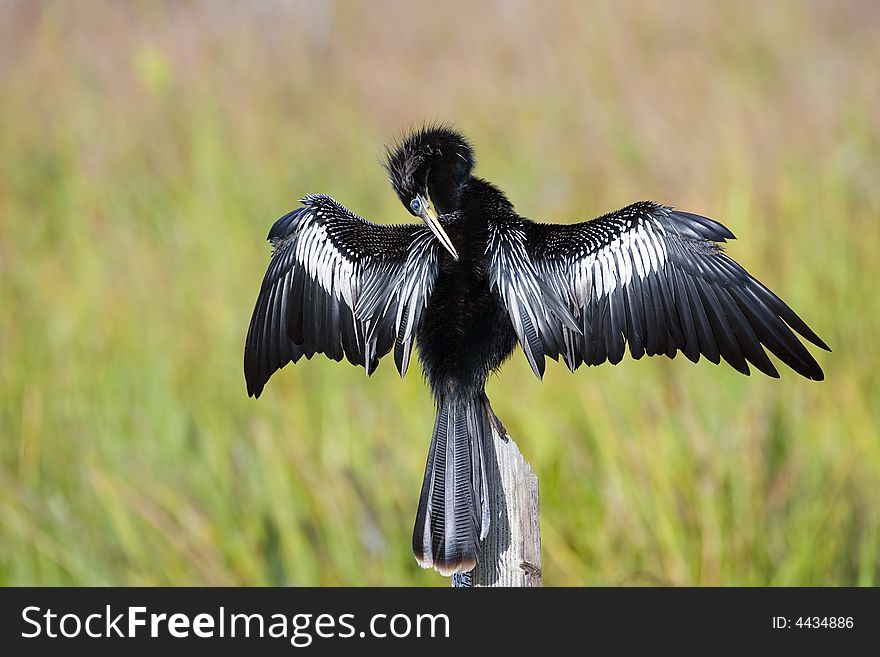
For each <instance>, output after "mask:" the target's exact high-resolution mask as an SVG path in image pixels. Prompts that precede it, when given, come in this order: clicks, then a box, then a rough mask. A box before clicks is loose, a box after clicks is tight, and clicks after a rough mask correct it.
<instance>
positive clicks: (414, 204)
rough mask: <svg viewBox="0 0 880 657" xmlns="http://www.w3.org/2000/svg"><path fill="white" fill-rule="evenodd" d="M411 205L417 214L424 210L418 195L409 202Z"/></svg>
mask: <svg viewBox="0 0 880 657" xmlns="http://www.w3.org/2000/svg"><path fill="white" fill-rule="evenodd" d="M409 207H410V208H411V209H412V211H413V212H414V213H416V214H418V213H419V212H421V211H422V202H421V201H420V200H419V197H418V196H416V197H415V198H414V199H413V200H412V201H410V202H409Z"/></svg>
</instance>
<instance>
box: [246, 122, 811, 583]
mask: <svg viewBox="0 0 880 657" xmlns="http://www.w3.org/2000/svg"><path fill="white" fill-rule="evenodd" d="M474 163H475V159H474V152H473V149H472V148H471V146H470V145H469V143H468V142H467V140H465V138H464V137H462V136H461V135H460V134H458V133H457V132H455V131H454V130H452V129H450V128H448V127H443V126H440V127H429V128H425V129H422V130H418V131H416V132H414V133H412V134H410V135H409V136H407V137H406V138H405V139H404V140H402V142H401V143H400V144H398V145H397V146H395V147H394V148H392V149H390V150H389V151H388V161H387V170H388V173H389V178H390V180H391V183H392V186H393V188H394V190H395V192H396V193H397V195H398V197H399V198H400V200H401V202H402V203H403V204H404V206H405V207H406V208H407V209H408V210H409V211H410V212H411V213H412V214H413V215H415V216H418V217H420V218H421V219H422V220H423V222H424V224H425V225H416V224H407V225H396V226H380V225H377V224H373V223H370V222H368V221H366V220H364V219H362V218H360V217H358V216H356V215H355V214H353V213H352V212H350V211H349V210H347V209H345V208H344V207H342V206H341V205H339V204H338V203H337V202H336V201H334V200H333V199H331V198H330V197H328V196H307V197H305V198H304V199H303V200H302V206H301V207H299V208H297V209H295V210H293V211H292V212H290V213H288V214H286V215H284V216H283V217H281V218H280V219H279V220H278V221H277V222H276V223H275V225H274V226H273V227H272V229H271V231H270V232H269V240H270V241H271V242H272V245H273V247H274V253H273V255H272V260H271V262H270V264H269V269H268V271H267V272H266V276H265V278H264V280H263V285H262V288H261V290H260V294H259V296H258V297H257V302H256V306H255V308H254V312H253V316H252V319H251V324H250V328H249V330H248V335H247V343H246V346H245V359H244V369H245V378H246V380H247V388H248V394H249V395H252V396H259V395H260V393H261V392H262V390H263V386H264V385H265V384H266V382H267V381H268V379H269V377H270V376H271V375H272V374H273V373H274V372H275V371H276V370H278V369H280V368H281V367H284V365H285V364H287V363H288V362H296V361H297V360H299V359H300V358H301V357H302V356H305V357H306V358H311V357H312V356H313V355H314V354H316V353H324V354H326V355H327V356H328V357H329V358H332V359H334V360H337V361H339V360H341V359H342V358H346V359H348V360H349V362H351V363H353V364H355V365H361V366H363V367H364V368H365V369H366V370H367V373H370V372H372V371H373V369H375V367H376V366H377V364H378V361H379V359H380V358H381V357H382V356H384V355H386V354H387V353H389V352H391V351H393V352H394V362H395V364H396V366H397V369H398V370H399V371H400V374H401V375H403V374H404V373H405V372H406V369H407V366H408V364H409V359H410V354H411V350H412V345H413V342H414V341H415V342H416V343H417V346H418V353H419V358H420V360H421V362H422V366H423V369H424V372H425V376H426V378H427V381H428V383H429V385H430V387H431V389H432V391H433V394H434V397H435V400H436V405H437V417H436V421H435V424H434V433H433V436H432V439H431V444H430V448H429V452H428V461H427V467H426V471H425V479H424V483H423V485H422V494H421V498H420V501H419V507H418V512H417V516H416V525H415V529H414V532H413V551H414V553H415V555H416V558H417V559H418V561H419V563H420V564H421V565H422V566H423V567H433V568H435V569H437V570H438V571H440V572H441V573H444V574H451V573H453V572H458V571H466V570H469V569H471V568H472V567H473V566H474V564H475V560H476V552H477V545H478V542H479V541H480V540H481V539H482V538H484V537H485V536H486V532H487V531H488V529H489V524H490V517H491V514H490V509H489V507H488V499H487V492H486V478H485V464H486V462H487V451H486V450H489V449H491V431H492V429H493V428H494V429H495V430H496V431H499V432H500V433H501V434H502V436H503V435H504V428H503V426H502V425H501V423H500V422H499V421H498V419H497V417H496V416H495V414H494V413H493V412H492V409H491V406H490V405H489V400H488V399H487V397H486V394H485V391H484V386H485V382H486V379H487V377H488V375H489V373H490V372H492V371H493V370H495V369H497V368H498V367H500V366H501V364H502V363H503V362H504V361H505V360H506V359H507V358H508V356H510V354H511V353H512V352H513V350H514V348H515V347H516V344H517V343H518V344H519V345H520V346H521V347H522V349H523V352H524V353H525V355H526V358H527V360H528V362H529V364H530V365H531V367H532V369H533V370H534V372H535V374H536V375H537V376H538V377H541V376H543V373H544V363H545V358H547V357H549V358H553V359H558V358H559V357H560V356H561V357H562V359H563V360H564V362H565V363H566V364H567V365H568V367H569V368H570V369H571V370H572V371H574V370H575V369H577V368H578V367H579V366H580V365H582V364H587V365H599V364H601V363H604V362H605V361H608V362H611V363H618V362H620V361H621V360H622V358H623V356H624V353H625V351H626V349H627V347H628V348H629V351H630V355H631V356H632V357H633V358H635V359H639V358H641V357H643V356H645V355H648V356H655V355H660V354H665V355H666V356H668V357H670V358H673V357H674V356H675V355H676V353H677V352H678V351H681V352H682V353H684V355H685V356H686V357H687V358H689V359H690V360H692V361H694V362H696V361H698V360H699V359H700V357H701V356H703V357H705V358H707V359H708V360H709V361H711V362H713V363H718V362H720V360H721V359H722V358H723V359H724V360H725V361H726V362H727V363H729V364H730V365H731V366H732V367H734V368H735V369H736V370H738V371H740V372H742V373H743V374H749V372H750V369H749V364H751V365H753V366H754V367H756V368H757V369H758V370H760V371H761V372H763V373H765V374H767V375H769V376H773V377H778V376H779V374H778V372H777V370H776V368H775V367H774V365H773V363H772V362H771V361H770V359H769V358H768V356H767V354H766V352H765V349H767V350H769V351H770V352H771V353H773V354H774V355H776V356H777V357H778V358H779V359H780V360H781V361H782V362H784V363H785V364H786V365H788V366H789V367H791V368H792V369H793V370H794V371H796V372H798V373H799V374H801V375H803V376H805V377H807V378H809V379H813V380H817V381H818V380H821V379H822V378H823V373H822V370H821V368H820V367H819V364H818V363H817V362H816V360H815V359H814V358H813V356H812V355H811V354H810V353H809V351H807V349H806V348H805V347H804V345H803V344H802V343H801V341H800V340H799V339H798V337H797V335H795V333H798V334H800V335H801V336H802V337H803V338H805V339H806V340H808V341H809V342H812V343H813V344H815V345H817V346H819V347H821V348H823V349H828V347H827V345H826V344H825V343H824V342H822V340H821V339H819V337H818V336H817V335H816V334H815V333H814V332H813V331H812V330H811V329H810V328H809V327H808V326H807V325H806V324H805V323H804V322H803V321H802V320H801V319H800V318H799V317H798V316H797V315H796V314H795V313H794V312H793V311H792V310H791V309H790V308H789V307H788V306H787V305H785V303H783V302H782V301H781V300H780V299H779V297H777V296H776V295H775V294H773V292H771V291H770V290H769V289H767V288H766V287H765V286H764V285H762V284H761V283H759V282H758V281H757V280H756V279H754V278H753V277H752V276H750V275H749V274H748V273H747V272H746V271H745V270H744V269H743V268H742V267H741V266H740V265H739V264H737V263H736V262H734V261H733V260H732V259H731V258H730V257H728V256H727V255H726V254H725V253H724V252H723V250H722V248H721V244H723V243H724V242H725V241H726V240H728V239H733V234H732V233H731V232H730V231H729V230H728V229H727V228H725V227H724V226H722V225H721V224H719V223H717V222H715V221H713V220H711V219H707V218H706V217H702V216H700V215H696V214H691V213H689V212H681V211H678V210H674V209H672V208H669V207H665V206H662V205H657V204H655V203H651V202H647V201H643V202H640V203H635V204H633V205H630V206H628V207H626V208H623V209H622V210H618V211H616V212H613V213H610V214H607V215H604V216H602V217H599V218H597V219H593V220H591V221H586V222H582V223H577V224H571V225H553V224H541V223H535V222H533V221H530V220H528V219H525V218H523V217H520V216H519V215H518V214H516V212H515V211H514V209H513V207H512V205H511V204H510V202H509V201H508V200H507V198H506V197H505V195H504V194H503V193H502V192H501V191H500V190H498V189H497V188H496V187H494V186H493V185H492V184H490V183H488V182H486V181H484V180H481V179H479V178H476V177H474V176H472V174H471V172H472V169H473V167H474ZM435 209H436V212H435Z"/></svg>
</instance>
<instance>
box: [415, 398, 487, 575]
mask: <svg viewBox="0 0 880 657" xmlns="http://www.w3.org/2000/svg"><path fill="white" fill-rule="evenodd" d="M491 438H492V430H491V427H490V425H489V420H488V417H487V415H486V411H485V407H484V405H483V402H482V401H481V400H480V399H477V398H474V399H465V400H461V399H443V400H440V402H439V403H438V406H437V419H436V421H435V423H434V435H433V437H432V438H431V447H430V450H429V451H428V463H427V465H426V467H425V480H424V483H423V484H422V494H421V498H420V499H419V511H418V514H417V515H416V526H415V529H414V530H413V553H414V554H415V557H416V560H417V561H418V562H419V565H420V566H421V567H422V568H434V569H435V570H436V571H437V572H439V573H440V574H441V575H447V576H449V575H452V574H454V573H458V572H467V571H469V570H472V569H473V568H474V566H476V564H477V545H478V543H479V541H481V540H483V539H484V538H485V537H486V534H487V533H488V532H489V501H488V491H487V488H486V485H487V479H486V469H485V464H486V460H485V453H486V452H485V448H486V447H487V441H489V440H491Z"/></svg>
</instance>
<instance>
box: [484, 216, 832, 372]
mask: <svg viewBox="0 0 880 657" xmlns="http://www.w3.org/2000/svg"><path fill="white" fill-rule="evenodd" d="M728 239H733V234H732V233H731V232H730V231H729V230H727V229H726V228H725V227H724V226H722V225H721V224H719V223H718V222H716V221H713V220H711V219H707V218H706V217H701V216H699V215H695V214H691V213H688V212H680V211H677V210H673V209H671V208H668V207H664V206H661V205H657V204H655V203H650V202H641V203H635V204H633V205H630V206H628V207H626V208H623V209H622V210H618V211H617V212H612V213H610V214H607V215H605V216H602V217H599V218H597V219H593V220H591V221H585V222H582V223H578V224H571V225H556V224H539V223H535V222H532V221H529V220H526V219H521V218H515V219H514V218H511V219H510V220H508V221H507V222H504V223H498V224H497V225H496V227H495V228H493V229H492V232H491V233H490V242H489V250H488V251H487V258H488V262H489V271H490V274H491V275H492V279H493V281H494V282H495V285H496V287H497V289H498V291H499V293H500V294H501V296H502V298H503V299H504V302H505V305H506V307H507V309H508V313H509V315H510V318H511V321H512V322H513V325H514V328H515V329H516V332H517V335H518V337H519V341H520V344H521V345H522V346H523V350H524V351H525V352H526V356H527V357H528V359H529V362H530V363H531V365H532V368H533V369H534V370H535V373H536V374H537V375H538V376H540V375H541V374H542V373H543V368H544V362H543V360H544V356H545V355H546V356H549V357H551V358H558V356H559V355H560V354H561V355H562V356H563V358H564V359H565V362H566V364H567V365H568V366H569V368H570V369H572V370H574V369H576V368H577V367H579V366H580V365H581V364H582V363H586V364H587V365H599V364H600V363H603V362H605V361H609V362H611V363H618V362H620V360H621V359H622V358H623V354H624V351H625V347H626V345H627V344H629V350H630V353H631V355H632V356H633V358H636V359H639V358H641V357H642V356H645V355H648V356H654V355H659V354H665V355H667V356H668V357H670V358H672V357H674V356H675V354H676V352H678V351H682V352H683V353H684V354H685V355H686V356H687V357H688V358H689V359H690V360H692V361H694V362H696V361H697V360H699V358H700V356H701V355H703V356H705V357H706V358H708V359H709V360H710V361H712V362H714V363H718V362H719V361H720V359H721V358H724V360H726V361H727V362H728V363H729V364H730V365H732V366H733V367H734V368H736V369H737V370H738V371H740V372H742V373H743V374H748V373H749V367H748V365H747V362H749V363H751V364H752V365H754V366H755V367H757V368H758V369H759V370H761V371H762V372H764V373H765V374H768V375H769V376H774V377H776V376H779V374H778V373H777V371H776V368H775V367H774V366H773V364H772V363H771V362H770V360H769V358H767V355H766V354H765V352H764V348H766V349H768V350H769V351H770V352H772V353H773V354H775V355H776V356H778V357H779V358H780V360H782V361H783V362H784V363H786V364H787V365H788V366H789V367H791V368H792V369H794V370H795V371H796V372H798V373H799V374H801V375H803V376H805V377H807V378H810V379H814V380H820V379H822V377H823V374H822V369H821V368H820V367H819V365H818V363H817V362H816V361H815V359H814V358H813V357H812V356H811V355H810V352H809V351H807V349H806V348H805V347H804V345H803V344H802V343H801V342H800V340H798V338H797V337H796V335H795V332H797V333H799V334H800V335H801V336H803V337H804V338H806V339H807V340H809V341H810V342H812V343H813V344H815V345H817V346H819V347H821V348H823V349H828V346H827V345H826V344H825V343H824V342H823V341H822V340H821V339H820V338H819V337H818V336H817V335H816V334H815V333H814V332H813V331H812V330H811V329H810V328H809V327H808V326H807V325H806V324H805V323H804V321H803V320H802V319H801V318H800V317H798V316H797V315H796V314H795V312H794V311H793V310H792V309H791V308H789V307H788V306H787V305H786V304H785V303H784V302H783V301H782V300H781V299H779V297H777V296H776V295H775V294H773V292H771V291H770V290H769V289H767V288H766V287H765V286H764V285H762V284H761V283H760V282H759V281H757V280H756V279H755V278H753V277H752V276H751V275H750V274H749V273H748V272H746V270H745V269H743V268H742V267H741V266H740V265H739V264H737V263H736V262H734V261H733V260H732V259H731V258H730V257H728V256H727V255H726V254H725V253H724V252H723V251H722V249H721V247H720V245H719V243H722V242H725V241H726V240H728ZM560 306H561V307H562V308H561V309H560ZM566 311H567V312H566ZM572 318H573V321H572Z"/></svg>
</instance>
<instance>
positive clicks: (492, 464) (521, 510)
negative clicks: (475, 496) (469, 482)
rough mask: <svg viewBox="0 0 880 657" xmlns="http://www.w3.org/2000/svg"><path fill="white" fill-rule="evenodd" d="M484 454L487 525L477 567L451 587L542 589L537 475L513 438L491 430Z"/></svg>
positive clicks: (453, 579) (458, 577) (456, 577)
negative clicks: (489, 450) (489, 444)
mask: <svg viewBox="0 0 880 657" xmlns="http://www.w3.org/2000/svg"><path fill="white" fill-rule="evenodd" d="M492 447H493V449H492V453H491V454H488V455H487V456H488V457H489V458H487V459H486V460H487V462H488V465H487V468H486V471H487V472H486V473H487V475H488V476H489V483H488V488H489V504H490V505H491V506H490V508H491V509H492V524H491V526H490V528H489V535H488V536H486V540H484V541H483V542H482V543H481V544H480V551H479V552H478V553H477V560H478V561H477V567H476V568H474V569H473V570H472V571H471V572H469V573H463V574H460V575H454V576H453V577H452V586H455V587H461V586H541V525H540V516H539V505H538V477H537V476H536V475H535V473H534V471H533V470H532V468H531V466H530V465H529V464H528V463H526V460H525V459H524V458H523V455H522V454H521V453H520V451H519V448H518V447H517V446H516V443H515V442H513V440H512V439H508V440H507V441H505V440H504V439H503V438H502V437H501V436H499V435H498V434H497V433H496V432H495V431H494V429H493V431H492Z"/></svg>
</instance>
